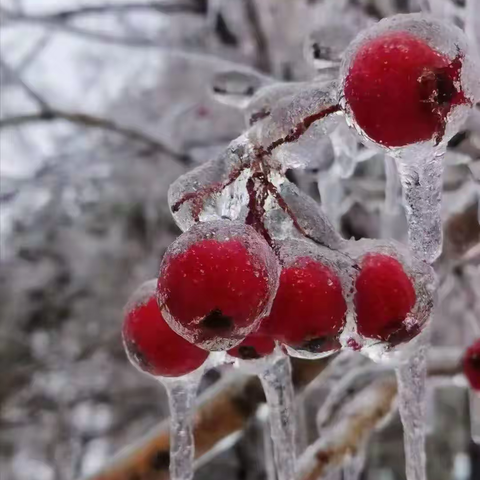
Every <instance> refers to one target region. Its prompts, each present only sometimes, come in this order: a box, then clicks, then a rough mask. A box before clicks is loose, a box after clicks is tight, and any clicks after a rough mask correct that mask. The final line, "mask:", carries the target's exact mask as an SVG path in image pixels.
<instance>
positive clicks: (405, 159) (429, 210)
mask: <svg viewBox="0 0 480 480" xmlns="http://www.w3.org/2000/svg"><path fill="white" fill-rule="evenodd" d="M412 156H413V158H414V160H412ZM396 163H397V168H398V172H399V174H400V181H401V183H402V187H403V198H404V204H405V209H406V213H407V220H408V238H409V245H410V248H411V250H412V252H413V253H414V254H415V255H416V256H417V257H418V258H419V259H421V260H425V261H426V262H428V263H433V262H434V261H435V260H436V259H437V258H438V256H439V255H440V253H441V251H442V239H443V232H442V219H441V207H442V204H441V201H442V186H443V185H442V173H443V152H440V151H436V150H433V151H432V150H431V149H430V150H429V151H428V152H427V153H423V152H418V154H417V155H415V154H414V153H412V152H408V151H406V152H405V154H402V155H399V156H397V157H396Z"/></svg>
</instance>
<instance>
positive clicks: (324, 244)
mask: <svg viewBox="0 0 480 480" xmlns="http://www.w3.org/2000/svg"><path fill="white" fill-rule="evenodd" d="M419 11H424V12H431V13H433V14H434V15H436V18H439V19H441V21H442V22H447V23H448V24H456V25H458V26H459V27H460V28H462V29H463V30H464V31H465V33H466V35H467V37H468V40H469V43H470V48H471V49H472V51H475V49H476V50H477V54H478V51H480V43H479V38H478V32H479V31H480V28H478V19H479V18H480V5H479V4H478V1H475V0H465V1H463V2H461V1H455V0H436V1H433V0H428V1H427V0H426V1H416V0H410V1H401V0H387V1H383V0H356V1H354V0H352V1H349V0H340V1H337V0H323V1H322V0H317V1H315V0H310V1H307V0H301V1H296V2H292V1H289V0H175V1H173V0H158V1H141V0H137V1H127V0H117V1H102V0H96V1H89V2H80V1H76V0H51V1H49V2H38V1H34V0H21V1H20V0H2V1H1V4H0V22H1V26H2V42H1V52H0V53H1V61H0V79H1V87H2V88H1V92H0V95H1V98H0V100H1V106H2V108H1V117H0V135H1V141H0V155H1V161H0V174H1V190H0V225H1V239H0V242H1V243H0V245H1V247H0V248H1V269H0V285H1V288H0V299H1V301H0V360H1V364H2V381H1V382H0V406H1V408H0V477H1V478H2V479H3V478H5V479H7V480H13V479H15V480H16V479H19V480H23V479H25V480H27V479H31V478H36V479H39V480H43V479H45V480H57V479H58V480H60V479H61V480H63V479H70V478H72V479H80V478H92V479H97V480H99V479H101V478H102V479H103V478H109V479H127V478H128V479H130V478H140V479H147V478H152V475H154V473H153V472H156V475H158V478H165V479H166V478H168V473H167V472H168V461H166V458H167V459H168V448H169V440H168V430H167V429H166V425H165V423H160V422H161V420H162V419H163V418H166V417H167V416H168V399H167V395H166V393H165V392H164V390H162V389H160V388H158V386H157V385H155V384H154V383H153V384H152V382H149V381H148V379H146V378H143V377H142V376H140V375H138V373H137V372H135V371H134V369H132V368H131V367H130V366H129V365H128V363H127V359H126V356H125V354H124V352H123V347H122V343H121V336H120V329H121V310H122V308H123V306H124V304H125V303H126V301H127V299H128V297H129V296H130V294H131V292H132V291H134V290H135V288H136V287H137V286H138V285H139V284H141V283H142V282H144V281H146V280H149V279H151V278H154V277H156V276H157V275H158V270H159V266H160V262H161V259H162V256H163V254H164V252H165V250H166V249H167V247H168V245H169V244H171V243H172V242H173V241H174V239H175V238H176V237H177V236H178V235H180V233H181V231H180V229H179V228H178V226H177V224H178V225H180V227H182V225H183V224H182V221H186V222H187V223H186V224H185V226H186V227H187V228H188V227H190V226H191V223H192V222H193V223H194V222H195V218H194V217H195V211H193V212H192V210H191V209H190V206H189V205H187V204H186V205H185V206H184V207H182V208H183V209H179V210H178V213H177V212H175V211H174V217H175V218H174V217H172V215H171V212H170V209H169V204H168V202H169V201H170V202H172V195H174V194H176V193H175V192H176V191H175V185H177V186H178V187H179V188H180V189H184V188H187V189H188V188H193V187H191V186H192V185H194V186H195V188H196V186H198V184H197V183H195V182H197V181H198V180H199V179H200V181H203V182H204V183H205V185H207V184H208V185H210V184H211V183H212V182H214V183H215V182H222V181H224V180H225V179H227V178H229V177H230V176H231V175H232V168H233V166H234V162H236V161H238V162H241V161H246V160H245V159H247V160H248V159H249V158H251V157H249V153H248V152H249V151H248V148H249V146H250V145H251V144H253V145H255V146H256V147H259V148H260V149H263V150H264V151H265V152H267V153H264V154H262V155H265V156H267V155H269V156H270V157H271V158H272V162H275V164H276V165H280V166H281V168H280V170H282V169H283V172H282V176H280V175H277V174H274V173H272V175H271V176H270V177H269V182H264V181H263V180H262V178H261V177H260V176H258V175H257V176H256V177H253V181H252V182H253V184H252V185H253V186H254V187H255V188H256V189H257V191H259V192H260V191H263V190H262V189H264V191H265V192H267V191H268V195H269V197H268V198H270V197H274V193H273V192H277V193H278V192H279V195H280V196H281V198H284V199H285V200H286V204H285V205H283V206H282V205H281V204H279V205H277V206H274V202H273V200H271V199H269V200H266V203H265V206H266V208H265V209H266V211H268V214H267V215H266V217H267V218H266V220H265V225H266V226H267V228H269V229H271V231H273V232H274V234H272V236H278V237H281V238H282V239H283V240H286V241H299V242H303V241H304V239H305V238H307V239H308V241H311V242H314V243H315V244H316V245H317V246H318V248H319V249H320V250H318V251H323V250H321V249H333V250H342V248H343V245H345V242H346V241H348V240H349V239H350V238H351V237H354V238H356V239H361V238H364V239H373V238H381V237H387V238H394V239H396V240H397V241H399V242H404V243H406V242H407V225H408V221H407V216H406V215H405V211H404V207H403V205H402V203H401V200H400V198H401V183H402V178H401V177H398V171H397V169H396V168H395V160H393V156H389V155H388V154H386V152H385V151H379V150H378V149H375V148H374V147H372V145H370V144H367V145H364V144H363V143H362V142H361V141H360V140H361V139H360V138H359V137H358V136H357V135H356V133H354V132H353V131H352V130H350V129H348V128H346V125H345V123H342V118H341V117H340V116H338V115H336V113H335V112H334V111H332V116H328V118H326V119H324V120H323V119H320V118H317V117H315V115H317V114H318V113H319V111H318V109H317V110H311V111H310V110H308V108H309V106H311V105H314V106H316V107H318V105H322V109H320V110H321V111H323V110H325V109H328V108H334V107H335V104H336V101H335V98H334V93H332V92H335V91H336V88H337V86H338V84H337V83H336V81H337V78H338V75H339V69H340V65H341V62H342V60H343V59H344V56H343V53H344V51H345V49H346V48H347V47H348V46H349V45H350V43H351V42H352V40H353V39H354V38H355V37H356V36H357V34H358V33H359V32H360V31H361V30H363V29H365V28H367V27H371V26H372V25H375V24H376V23H377V22H378V21H379V20H380V19H382V18H383V17H388V16H392V15H395V14H397V13H406V12H419ZM320 86H321V87H320ZM476 101H477V102H478V97H477V99H476ZM311 116H314V117H315V118H310V117H311ZM306 118H310V120H309V121H307V123H305V119H306ZM299 125H301V128H300V129H299V130H297V128H298V127H299ZM458 129H459V131H458V133H456V134H455V135H454V136H453V137H452V138H451V139H449V141H448V144H445V145H444V147H445V148H444V152H442V155H443V162H442V164H443V168H444V173H443V180H439V182H441V183H440V187H441V189H442V190H443V204H442V205H443V206H442V211H441V212H440V214H441V223H440V224H439V225H441V229H442V231H443V237H444V241H443V250H442V253H441V255H440V257H439V258H438V259H437V260H436V262H435V264H434V268H435V271H436V275H437V276H438V283H439V285H438V290H437V295H438V303H437V306H436V309H435V313H434V319H433V321H432V322H431V343H432V347H431V348H430V349H429V350H428V352H427V353H426V354H425V362H426V365H427V372H426V378H427V387H428V388H430V389H431V390H432V392H433V393H432V396H431V399H432V400H431V401H430V402H429V403H428V405H427V407H428V410H427V412H426V417H427V421H428V422H429V423H428V424H427V425H426V427H427V432H428V435H427V473H428V478H430V479H438V480H443V479H445V480H446V479H452V478H454V479H458V480H460V479H465V480H467V479H474V478H477V476H478V475H479V472H480V451H479V448H478V446H477V445H476V444H475V443H474V442H473V441H472V440H471V438H470V426H471V425H472V431H474V432H475V431H476V430H475V429H476V428H478V419H477V418H476V417H475V414H477V415H478V413H479V407H478V400H476V398H475V397H474V395H470V398H471V402H470V404H469V395H468V394H467V390H466V389H465V388H464V387H465V386H466V382H465V380H464V377H463V376H462V372H461V367H460V358H461V356H462V355H463V352H464V350H465V348H466V347H467V346H468V345H469V344H470V343H472V341H473V339H474V337H475V336H477V337H478V328H479V325H480V321H479V318H480V298H479V297H480V291H479V287H478V286H479V285H480V280H479V278H480V274H479V265H480V263H479V258H480V256H479V255H480V250H479V248H480V227H479V211H480V210H479V202H480V193H479V192H480V187H479V185H480V111H479V106H478V103H477V104H475V105H473V108H472V109H471V110H470V111H469V114H468V118H466V119H464V121H463V123H462V124H461V125H459V127H458ZM292 131H293V132H294V134H293V137H295V138H293V137H289V136H291V135H292ZM280 139H283V140H282V141H280V142H279V140H280ZM286 139H287V140H286ZM232 141H233V143H231V142H232ZM248 161H249V160H248ZM195 169H199V170H195ZM248 169H251V165H249V166H248ZM248 169H247V170H248ZM400 170H401V169H400ZM187 172H191V173H188V174H187V177H181V176H182V175H184V174H186V173H187ZM195 172H201V175H200V176H198V177H196V176H195V175H196V173H195ZM242 172H243V173H242ZM242 172H239V175H240V176H239V178H238V180H236V181H235V182H234V184H232V188H231V190H228V191H227V193H224V194H223V195H224V197H221V198H220V200H219V201H218V202H219V203H218V204H217V203H215V202H216V200H215V199H214V200H212V201H211V200H208V201H207V203H206V204H205V205H201V208H200V210H202V209H203V210H202V211H201V212H200V211H199V212H198V215H199V216H200V219H202V217H201V215H205V218H204V219H208V220H211V219H213V218H214V217H215V215H217V214H218V212H219V205H224V201H225V199H226V198H227V197H228V195H230V192H231V191H234V192H237V193H238V196H239V198H241V199H243V200H245V199H248V198H251V195H250V197H249V194H248V193H247V194H246V193H245V191H246V190H247V183H248V179H247V173H248V174H249V172H250V170H248V172H247V173H245V172H246V171H245V170H243V171H242ZM401 173H402V172H401V171H400V174H401ZM242 175H243V176H242ZM283 175H284V176H285V178H283ZM179 177H180V180H177V179H179ZM182 178H183V181H182ZM185 178H187V179H190V180H189V181H191V183H188V181H185ZM242 182H243V183H242ZM404 183H405V182H404ZM172 184H173V186H172V188H171V190H170V192H171V193H170V195H169V194H168V189H169V187H170V185H172ZM404 187H405V185H404ZM440 187H439V188H440ZM252 188H253V187H251V190H252ZM183 193H185V191H183V190H182V191H181V192H179V193H178V195H179V198H180V197H181V195H182V194H183ZM187 193H188V191H187ZM169 197H170V198H169ZM179 198H176V200H174V202H175V201H178V200H179ZM276 198H277V200H278V198H279V197H278V196H277V197H276ZM268 202H270V203H268ZM231 205H233V203H232V204H231ZM231 205H230V206H231ZM256 205H257V206H256V207H255V208H256V209H259V208H260V207H259V205H258V203H257V204H256ZM272 206H273V208H271V209H270V210H269V208H267V207H272ZM204 207H205V208H204ZM320 208H321V209H323V210H320ZM173 210H175V209H173ZM193 210H195V209H193ZM226 210H228V209H226ZM233 210H234V213H235V215H237V214H238V218H239V219H240V220H241V221H243V220H246V217H247V215H248V214H247V212H246V210H245V209H243V210H242V209H239V210H238V211H237V210H235V209H233ZM231 211H232V210H231V209H230V210H228V212H229V214H230V213H231ZM322 211H323V212H325V213H326V217H325V216H324V215H323V214H322V213H321V212H322ZM220 213H222V212H221V211H220ZM223 213H225V212H223ZM407 213H408V212H407ZM189 215H192V216H191V217H190V216H189ZM242 215H244V216H243V217H242ZM221 216H222V215H220V217H221ZM327 217H328V218H327ZM292 218H293V219H294V220H292ZM250 220H252V219H250ZM257 220H258V218H257ZM257 220H256V219H255V218H254V219H253V223H252V224H253V226H254V227H255V226H257V227H258V222H257V225H255V222H256V221H257ZM189 222H190V223H189ZM276 226H277V227H278V230H275V227H276ZM182 228H183V227H182ZM363 241H365V242H369V240H363ZM318 244H320V245H318ZM369 245H371V244H369ZM375 245H377V244H375ZM381 248H384V247H381ZM359 258H360V256H359ZM332 262H333V264H334V265H337V264H336V263H335V262H336V260H335V261H333V260H332ZM342 266H345V264H342ZM348 267H349V268H350V266H348ZM411 268H412V269H415V268H417V267H416V266H414V265H413V266H411ZM418 268H420V267H418ZM415 271H417V270H415ZM346 328H349V325H348V324H347V327H346ZM329 345H330V344H329ZM329 348H330V347H329ZM334 350H336V347H335V348H334V347H332V350H328V352H329V353H331V351H334ZM372 351H373V353H372V355H371V357H374V358H375V357H376V354H377V352H376V350H375V349H373V350H372ZM297 353H298V352H297ZM317 353H318V352H317ZM299 356H306V355H305V352H303V353H302V352H300V353H299ZM318 356H322V355H318ZM375 359H376V358H375ZM280 366H281V367H282V368H286V369H288V368H289V366H286V365H285V364H280ZM291 368H292V371H293V387H294V390H295V395H296V396H295V400H296V402H295V403H296V408H297V410H298V412H297V413H296V414H295V418H296V419H297V433H296V435H297V437H298V438H299V439H300V440H298V446H297V454H298V461H297V464H298V472H297V474H298V476H299V479H300V480H306V479H312V480H313V479H314V478H335V477H334V476H335V475H337V478H342V477H341V475H342V474H343V478H357V477H355V475H359V474H360V473H361V474H362V475H363V476H362V478H365V479H375V478H380V477H381V476H382V478H383V477H385V478H394V479H403V478H405V473H404V468H405V467H404V464H405V462H404V458H403V450H402V445H403V440H402V427H401V425H400V422H399V419H398V415H397V414H396V407H397V404H396V398H397V384H396V382H395V375H394V372H393V367H392V366H391V365H385V364H380V365H379V364H376V363H374V362H372V361H371V360H369V359H367V358H365V357H362V356H360V355H359V354H357V353H352V352H341V353H337V354H334V355H332V356H328V357H325V358H319V359H316V360H305V359H297V358H292V366H291ZM251 373H252V371H250V370H248V371H242V370H241V369H240V371H237V370H235V369H232V368H231V366H229V365H218V364H217V366H215V367H212V368H210V369H209V370H208V371H207V373H206V374H205V376H204V378H203V381H202V383H201V386H200V390H201V392H203V393H202V394H201V397H200V400H199V403H198V406H197V413H198V416H199V421H198V424H197V425H196V426H195V434H196V435H197V434H198V435H199V440H198V441H197V442H196V451H197V460H198V461H197V464H198V465H196V467H197V471H196V474H195V478H198V479H199V480H201V479H202V478H204V479H212V480H213V479H215V478H219V479H220V478H232V479H233V478H238V479H241V478H242V479H248V480H253V479H258V478H269V479H270V478H272V480H273V479H274V478H275V476H274V475H275V473H273V472H274V471H275V470H274V468H273V467H272V465H271V463H272V462H273V458H274V456H275V455H273V454H272V452H270V453H269V449H271V445H270V444H269V442H268V441H267V442H265V443H264V438H265V436H264V435H263V433H262V432H263V431H264V430H266V431H267V432H268V431H269V430H268V429H269V428H270V427H269V423H272V422H271V421H270V422H269V421H267V420H266V415H265V407H264V404H265V400H266V399H265V394H264V391H263V389H262V386H261V382H260V381H258V380H257V379H256V378H255V377H254V376H251ZM404 373H405V372H404ZM265 376H266V374H265V375H264V377H265ZM284 388H286V390H285V391H288V392H291V390H290V389H291V386H288V385H287V386H286V387H284ZM267 393H268V392H267ZM270 393H271V392H270ZM288 395H291V393H289V394H288ZM267 396H268V395H267ZM293 415H294V414H293V413H292V416H293ZM301 418H303V419H304V421H303V423H302V421H300V419H301ZM276 428H278V425H276ZM151 429H153V430H152V432H151V433H149V434H147V432H148V431H149V430H151ZM477 431H478V430H477ZM267 439H268V436H267ZM307 445H308V447H307V448H306V449H305V447H306V446H307ZM128 446H131V450H129V451H125V453H120V454H119V456H117V457H114V454H116V453H117V452H124V450H123V449H124V448H125V447H128ZM276 453H278V452H276ZM362 470H363V473H362V472H361V471H362ZM98 472H103V473H104V474H105V476H104V477H102V476H101V475H100V474H99V473H98ZM266 472H269V473H268V475H269V476H268V477H266V475H267V473H266ZM153 478H157V476H155V477H153ZM413 478H417V477H412V479H413ZM409 480H410V479H409Z"/></svg>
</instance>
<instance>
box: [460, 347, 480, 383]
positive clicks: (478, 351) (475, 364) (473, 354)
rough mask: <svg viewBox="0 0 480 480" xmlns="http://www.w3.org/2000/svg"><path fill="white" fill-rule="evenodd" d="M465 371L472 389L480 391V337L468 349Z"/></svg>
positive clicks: (464, 362) (464, 360) (465, 358)
mask: <svg viewBox="0 0 480 480" xmlns="http://www.w3.org/2000/svg"><path fill="white" fill-rule="evenodd" d="M463 372H464V373H465V376H466V377H467V379H468V381H469V383H470V386H471V387H472V389H473V390H477V391H479V392H480V338H479V339H478V340H477V341H476V342H475V343H474V344H473V345H471V346H470V347H469V348H468V349H467V351H466V353H465V356H464V357H463Z"/></svg>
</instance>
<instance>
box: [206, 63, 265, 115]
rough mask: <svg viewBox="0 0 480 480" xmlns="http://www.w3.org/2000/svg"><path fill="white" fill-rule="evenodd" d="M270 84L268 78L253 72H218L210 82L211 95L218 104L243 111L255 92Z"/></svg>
mask: <svg viewBox="0 0 480 480" xmlns="http://www.w3.org/2000/svg"><path fill="white" fill-rule="evenodd" d="M270 82H271V80H270V79H269V78H268V77H264V76H262V75H260V74H259V73H256V72H254V71H234V70H231V71H227V72H220V73H217V74H216V75H215V76H214V78H213V80H212V95H213V98H215V100H217V101H218V102H220V103H223V104H225V105H229V106H231V107H236V108H240V109H243V108H245V107H246V106H247V105H248V104H249V102H250V100H251V98H252V97H253V95H254V94H255V92H256V91H257V90H258V89H259V88H260V87H262V86H264V85H265V84H268V83H270Z"/></svg>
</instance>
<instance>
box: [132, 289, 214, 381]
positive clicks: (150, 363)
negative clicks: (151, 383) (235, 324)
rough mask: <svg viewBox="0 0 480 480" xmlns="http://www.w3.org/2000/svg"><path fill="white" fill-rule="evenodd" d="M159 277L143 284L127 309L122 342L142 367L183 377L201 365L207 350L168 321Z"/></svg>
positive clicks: (158, 374)
mask: <svg viewBox="0 0 480 480" xmlns="http://www.w3.org/2000/svg"><path fill="white" fill-rule="evenodd" d="M156 283H157V282H156V280H155V281H151V282H147V283H145V284H143V285H142V286H141V287H140V288H139V289H138V290H137V292H135V293H134V294H133V296H132V299H131V300H130V301H129V303H128V304H127V307H126V309H125V319H124V322H123V332H122V333H123V341H124V344H125V349H126V350H127V354H128V357H129V359H130V361H131V362H132V363H134V364H135V365H136V366H137V367H138V368H139V369H140V370H143V371H144V372H147V373H150V374H151V375H154V376H161V377H180V376H182V375H186V374H187V373H190V372H193V371H194V370H196V369H197V368H199V367H200V366H201V365H202V364H203V363H204V362H205V360H206V359H207V357H208V352H206V351H205V350H202V349H201V348H198V347H196V346H195V345H192V344H191V343H189V342H187V341H186V340H184V339H183V338H182V337H180V336H179V335H177V334H176V333H175V332H174V331H173V330H172V329H171V328H170V327H169V326H168V324H167V322H165V320H164V319H163V317H162V314H161V312H160V309H159V308H158V304H157V299H156V298H155V289H156V288H155V287H156Z"/></svg>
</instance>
